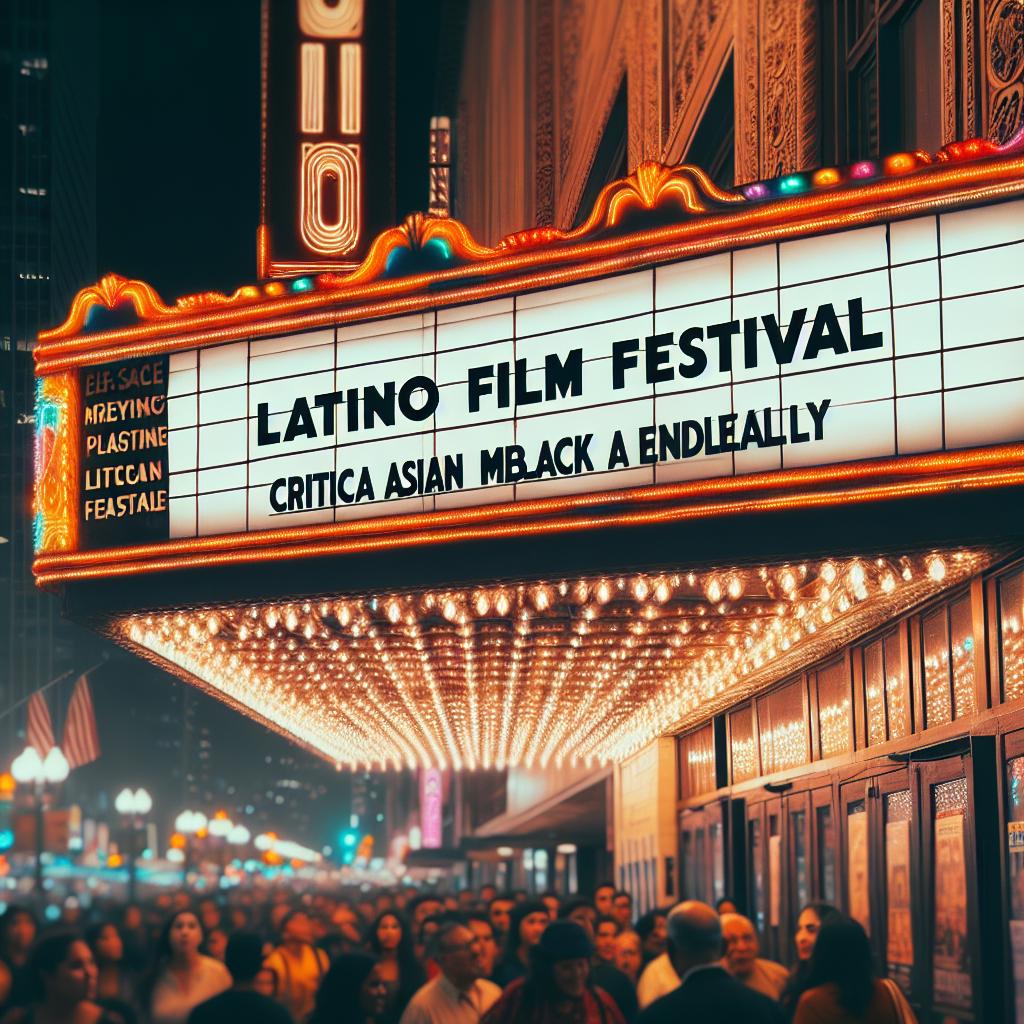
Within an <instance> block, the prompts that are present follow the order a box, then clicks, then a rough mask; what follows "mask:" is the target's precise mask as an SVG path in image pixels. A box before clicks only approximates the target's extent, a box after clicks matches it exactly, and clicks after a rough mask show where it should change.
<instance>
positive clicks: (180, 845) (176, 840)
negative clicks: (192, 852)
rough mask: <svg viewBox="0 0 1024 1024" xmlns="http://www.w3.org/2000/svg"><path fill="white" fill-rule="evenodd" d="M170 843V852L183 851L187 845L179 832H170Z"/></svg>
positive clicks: (186, 840) (185, 839)
mask: <svg viewBox="0 0 1024 1024" xmlns="http://www.w3.org/2000/svg"><path fill="white" fill-rule="evenodd" d="M170 843H171V849H172V850H184V849H185V847H186V846H187V845H188V839H187V838H186V837H185V836H184V835H182V833H181V832H172V833H171V839H170Z"/></svg>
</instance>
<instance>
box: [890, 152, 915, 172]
mask: <svg viewBox="0 0 1024 1024" xmlns="http://www.w3.org/2000/svg"><path fill="white" fill-rule="evenodd" d="M882 166H883V167H884V169H885V173H886V174H907V173H908V172H910V171H914V170H917V167H918V160H917V158H916V157H915V156H914V155H913V154H912V153H896V154H895V155H893V156H888V157H886V158H885V162H884V164H883V165H882Z"/></svg>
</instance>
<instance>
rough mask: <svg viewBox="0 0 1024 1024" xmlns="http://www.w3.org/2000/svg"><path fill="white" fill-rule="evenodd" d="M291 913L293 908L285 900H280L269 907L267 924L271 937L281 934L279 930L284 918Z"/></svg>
mask: <svg viewBox="0 0 1024 1024" xmlns="http://www.w3.org/2000/svg"><path fill="white" fill-rule="evenodd" d="M292 912H293V908H292V906H291V904H290V903H288V902H287V901H286V900H281V901H280V902H278V903H275V904H273V906H271V908H270V910H269V911H268V912H267V922H268V924H269V927H270V934H271V935H280V934H281V928H282V926H283V925H284V922H285V918H287V917H289V916H290V915H291V914H292Z"/></svg>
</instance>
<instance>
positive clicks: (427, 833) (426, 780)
mask: <svg viewBox="0 0 1024 1024" xmlns="http://www.w3.org/2000/svg"><path fill="white" fill-rule="evenodd" d="M442 781H443V780H442V775H441V771H440V769H439V768H424V769H423V771H421V772H420V829H421V831H422V839H421V843H422V846H423V849H425V850H437V849H440V846H441V808H442V803H443V794H442Z"/></svg>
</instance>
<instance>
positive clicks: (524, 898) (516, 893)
mask: <svg viewBox="0 0 1024 1024" xmlns="http://www.w3.org/2000/svg"><path fill="white" fill-rule="evenodd" d="M512 899H514V900H515V901H516V903H527V902H529V899H530V894H529V893H528V892H527V891H526V890H525V889H513V890H512Z"/></svg>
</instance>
